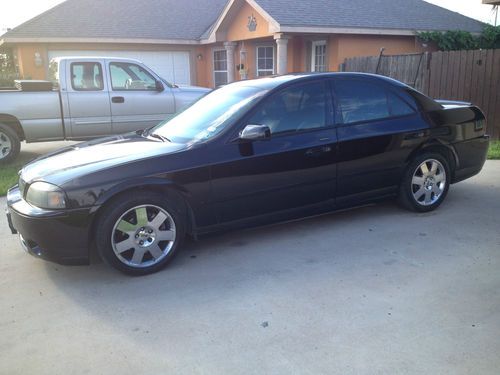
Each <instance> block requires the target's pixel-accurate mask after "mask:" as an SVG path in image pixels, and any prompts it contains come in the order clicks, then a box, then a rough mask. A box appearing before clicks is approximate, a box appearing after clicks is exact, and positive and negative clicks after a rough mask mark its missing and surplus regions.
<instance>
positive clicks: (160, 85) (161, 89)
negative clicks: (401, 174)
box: [155, 81, 165, 92]
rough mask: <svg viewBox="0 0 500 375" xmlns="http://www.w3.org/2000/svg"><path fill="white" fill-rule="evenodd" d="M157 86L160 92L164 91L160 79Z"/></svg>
mask: <svg viewBox="0 0 500 375" xmlns="http://www.w3.org/2000/svg"><path fill="white" fill-rule="evenodd" d="M155 87H156V91H158V92H162V91H164V90H165V87H164V86H163V83H161V82H160V81H156V84H155Z"/></svg>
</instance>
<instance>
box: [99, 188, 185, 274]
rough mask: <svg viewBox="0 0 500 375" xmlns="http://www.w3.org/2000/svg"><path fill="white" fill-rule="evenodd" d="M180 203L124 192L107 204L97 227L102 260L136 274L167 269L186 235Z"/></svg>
mask: <svg viewBox="0 0 500 375" xmlns="http://www.w3.org/2000/svg"><path fill="white" fill-rule="evenodd" d="M180 206H181V205H179V204H175V202H168V199H166V197H164V196H163V195H160V194H156V193H151V192H140V193H133V194H132V193H130V194H124V195H121V196H119V197H118V198H117V199H114V200H112V201H111V202H110V203H109V204H108V205H107V206H105V207H103V209H104V211H103V214H102V215H101V216H100V217H99V219H98V221H97V222H96V225H95V227H94V228H95V239H96V247H97V250H98V251H99V254H100V255H101V257H102V259H103V260H104V261H105V262H106V263H108V264H109V265H111V266H112V267H114V268H116V269H117V270H119V271H121V272H124V273H126V274H129V275H133V276H141V275H147V274H150V273H154V272H157V271H159V270H161V269H162V268H164V267H165V266H166V265H167V263H168V262H169V261H170V260H171V259H172V258H173V256H174V255H175V253H176V251H177V249H178V248H179V246H180V244H181V242H182V241H183V238H184V235H185V229H184V228H185V226H184V219H183V213H182V211H181V210H180V209H179V207H180Z"/></svg>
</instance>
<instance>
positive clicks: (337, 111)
mask: <svg viewBox="0 0 500 375" xmlns="http://www.w3.org/2000/svg"><path fill="white" fill-rule="evenodd" d="M339 81H356V82H362V83H368V84H371V85H377V83H376V82H373V81H372V80H367V79H361V78H348V77H342V78H340V77H337V78H334V79H332V80H330V82H331V93H332V94H331V95H332V99H333V111H334V119H335V127H337V128H344V127H348V126H354V125H364V124H370V123H373V122H381V121H388V120H394V119H401V118H406V117H412V116H415V115H418V113H419V110H418V109H416V108H415V107H414V106H413V105H411V104H410V103H408V101H407V100H405V98H403V97H401V95H399V94H398V92H397V91H396V90H394V89H393V88H392V87H390V86H388V85H386V84H381V85H380V87H381V88H382V89H383V90H384V91H385V92H386V101H387V93H391V94H393V95H395V96H397V97H398V98H399V99H401V100H402V101H403V102H405V103H406V104H407V105H408V107H410V108H411V109H412V110H413V112H412V113H409V114H407V115H399V116H388V117H380V118H375V119H370V120H362V121H355V122H349V123H347V124H346V123H344V122H343V121H344V119H343V116H342V109H341V108H340V103H339V100H338V97H337V91H338V90H337V82H339ZM387 108H389V103H387Z"/></svg>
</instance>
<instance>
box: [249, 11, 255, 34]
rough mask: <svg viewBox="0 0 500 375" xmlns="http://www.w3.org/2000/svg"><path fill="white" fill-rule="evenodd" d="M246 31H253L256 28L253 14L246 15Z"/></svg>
mask: <svg viewBox="0 0 500 375" xmlns="http://www.w3.org/2000/svg"><path fill="white" fill-rule="evenodd" d="M247 27H248V31H250V32H253V31H255V30H256V29H257V19H256V18H255V16H254V15H253V14H252V15H251V16H249V17H248V24H247Z"/></svg>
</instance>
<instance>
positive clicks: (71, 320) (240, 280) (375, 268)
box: [0, 162, 500, 375]
mask: <svg viewBox="0 0 500 375" xmlns="http://www.w3.org/2000/svg"><path fill="white" fill-rule="evenodd" d="M4 204H5V199H3V198H2V199H0V205H1V206H4ZM499 219H500V162H488V163H487V164H486V166H485V169H484V171H483V172H482V174H481V175H479V176H477V177H475V178H473V179H471V180H468V181H465V182H462V183H460V184H457V185H454V186H453V187H452V188H451V190H450V194H449V196H448V198H447V201H446V202H445V203H444V204H443V205H442V206H441V208H440V209H439V210H437V211H435V212H432V213H428V214H415V213H410V212H406V211H403V210H400V209H399V208H398V207H397V206H396V205H395V204H393V203H391V202H387V203H383V204H380V205H376V206H371V207H364V208H360V209H356V210H352V211H348V212H340V213H335V214H331V215H325V216H322V217H317V218H312V219H308V220H303V221H299V222H293V223H286V224H281V225H276V226H272V227H266V228H259V229H252V230H246V231H238V232H233V233H230V234H224V235H217V236H212V237H210V238H205V239H203V240H201V241H199V242H197V243H194V242H188V243H187V244H186V246H185V248H184V250H183V251H182V252H181V253H180V254H179V256H178V257H177V258H176V259H175V260H174V261H173V263H172V264H171V265H170V266H169V267H168V268H167V269H166V270H165V271H163V272H160V273H158V274H155V275H152V276H148V277H142V278H130V277H126V276H123V275H122V274H120V273H117V272H115V271H113V270H112V269H110V268H108V267H107V266H105V265H103V264H94V265H92V266H88V267H64V266H59V265H55V264H51V263H46V262H43V261H40V260H37V259H34V258H33V257H31V256H28V255H26V254H24V253H23V252H22V250H21V249H20V246H19V245H18V243H17V239H16V237H14V236H11V235H10V234H9V232H8V229H7V225H6V222H5V218H4V217H3V215H0V248H1V254H0V272H1V274H2V277H1V281H0V327H1V335H0V337H1V338H0V373H1V374H35V373H36V374H177V373H179V374H210V375H215V374H287V375H288V374H343V375H344V374H498V369H499V368H500V355H499V353H500V339H499V333H500V313H499V311H500V292H499V291H500V272H499V269H500V231H499V221H500V220H499Z"/></svg>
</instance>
